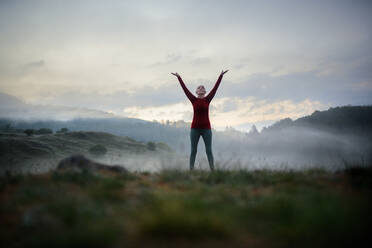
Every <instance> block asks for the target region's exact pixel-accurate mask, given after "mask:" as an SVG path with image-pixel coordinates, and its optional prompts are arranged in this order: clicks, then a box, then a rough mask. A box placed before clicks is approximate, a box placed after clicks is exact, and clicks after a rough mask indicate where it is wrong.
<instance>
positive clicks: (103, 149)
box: [89, 145, 107, 156]
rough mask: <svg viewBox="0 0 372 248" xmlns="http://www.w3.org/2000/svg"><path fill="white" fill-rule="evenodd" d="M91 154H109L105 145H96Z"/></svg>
mask: <svg viewBox="0 0 372 248" xmlns="http://www.w3.org/2000/svg"><path fill="white" fill-rule="evenodd" d="M89 152H90V153H91V154H92V155H95V156H103V155H105V154H106V153H107V148H106V147H105V146H103V145H95V146H92V147H91V148H89Z"/></svg>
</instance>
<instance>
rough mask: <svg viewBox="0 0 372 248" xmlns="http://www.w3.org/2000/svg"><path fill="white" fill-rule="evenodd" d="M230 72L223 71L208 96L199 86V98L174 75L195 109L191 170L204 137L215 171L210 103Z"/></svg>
mask: <svg viewBox="0 0 372 248" xmlns="http://www.w3.org/2000/svg"><path fill="white" fill-rule="evenodd" d="M228 71H229V70H226V71H222V72H221V74H220V76H219V77H218V79H217V82H216V84H215V85H214V87H213V89H212V90H211V91H210V92H209V94H208V95H207V96H205V93H206V91H205V88H204V86H203V85H199V86H198V87H197V88H196V94H197V97H195V96H194V95H193V94H192V93H191V92H190V91H189V90H188V89H187V87H186V85H185V83H184V82H183V81H182V78H181V76H180V75H179V74H178V73H177V72H176V73H172V74H173V75H175V76H176V77H177V78H178V81H179V82H180V84H181V87H182V89H183V91H184V92H185V94H186V96H187V98H189V100H190V102H191V104H192V106H193V109H194V117H193V119H192V123H191V131H190V141H191V154H190V170H193V169H194V164H195V157H196V153H197V148H198V142H199V138H200V136H202V137H203V140H204V144H205V150H206V153H207V157H208V162H209V167H210V169H211V170H212V171H213V170H214V160H213V153H212V130H211V124H210V122H209V103H210V102H211V101H212V99H213V97H214V95H215V94H216V92H217V89H218V86H219V85H220V83H221V80H222V77H223V75H224V74H225V73H226V72H228Z"/></svg>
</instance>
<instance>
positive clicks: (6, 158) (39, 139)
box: [0, 131, 171, 173]
mask: <svg viewBox="0 0 372 248" xmlns="http://www.w3.org/2000/svg"><path fill="white" fill-rule="evenodd" d="M94 145H103V146H104V147H106V149H107V153H106V154H105V155H103V156H100V157H97V156H93V155H92V154H90V153H89V152H88V150H89V149H90V148H91V147H93V146H94ZM170 151H171V149H170V148H169V147H168V146H167V145H166V144H164V143H157V144H156V143H154V146H152V147H150V146H149V145H148V144H146V143H143V142H138V141H135V140H134V139H131V138H129V137H121V136H116V135H113V134H109V133H104V132H83V131H79V132H67V133H56V134H47V135H34V136H30V137H28V136H26V135H24V134H14V133H13V134H12V133H0V163H1V167H0V173H4V172H5V170H11V171H15V172H16V171H20V172H25V171H27V172H42V171H47V170H49V169H53V168H55V167H56V166H57V163H58V161H59V160H60V159H62V158H64V157H66V156H69V155H72V154H77V153H79V154H83V155H86V156H87V157H94V159H95V160H98V161H103V162H109V163H111V164H112V163H114V162H115V163H122V162H124V161H123V159H124V157H125V158H126V163H127V162H128V158H129V157H130V156H136V155H137V156H140V155H141V156H146V155H153V156H156V155H159V154H163V153H170ZM124 166H125V165H124Z"/></svg>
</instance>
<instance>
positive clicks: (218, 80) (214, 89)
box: [205, 70, 229, 102]
mask: <svg viewBox="0 0 372 248" xmlns="http://www.w3.org/2000/svg"><path fill="white" fill-rule="evenodd" d="M228 71H229V70H226V71H223V70H222V72H221V74H220V76H219V77H218V79H217V82H216V83H215V84H214V87H213V89H212V90H211V92H209V94H208V95H207V96H206V97H205V98H206V99H207V101H208V102H210V101H212V99H213V97H214V95H215V94H216V92H217V89H218V86H220V83H221V80H222V77H223V75H224V74H225V73H226V72H228Z"/></svg>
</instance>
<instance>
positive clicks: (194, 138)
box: [190, 128, 214, 170]
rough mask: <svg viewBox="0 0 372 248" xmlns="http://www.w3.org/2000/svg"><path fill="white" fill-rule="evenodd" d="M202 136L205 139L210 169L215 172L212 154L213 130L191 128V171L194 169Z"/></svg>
mask: <svg viewBox="0 0 372 248" xmlns="http://www.w3.org/2000/svg"><path fill="white" fill-rule="evenodd" d="M200 136H202V137H203V140H204V144H205V151H206V152H207V157H208V162H209V167H210V169H211V170H214V165H213V153H212V130H211V129H202V128H191V131H190V141H191V154H190V170H193V169H194V164H195V157H196V153H197V149H198V142H199V138H200Z"/></svg>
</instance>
